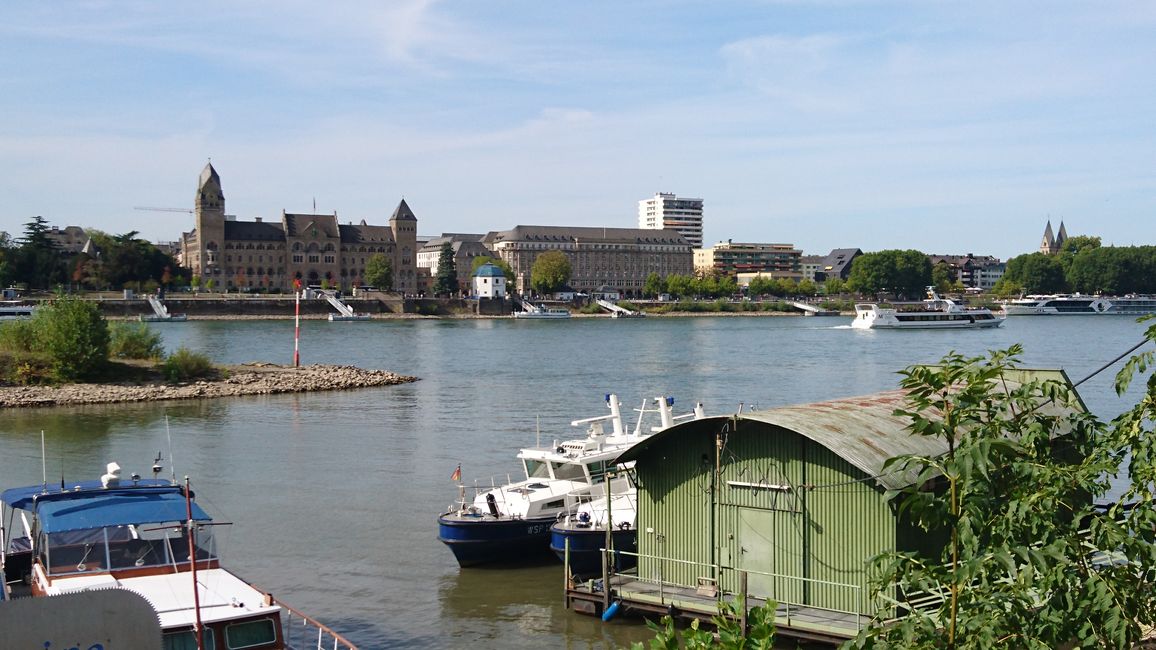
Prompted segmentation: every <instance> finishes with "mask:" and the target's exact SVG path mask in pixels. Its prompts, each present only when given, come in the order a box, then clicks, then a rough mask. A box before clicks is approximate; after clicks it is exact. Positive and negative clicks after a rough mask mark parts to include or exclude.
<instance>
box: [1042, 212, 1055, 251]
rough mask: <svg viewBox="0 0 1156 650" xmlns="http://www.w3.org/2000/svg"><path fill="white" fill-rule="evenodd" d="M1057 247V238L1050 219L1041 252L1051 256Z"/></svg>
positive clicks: (1045, 229)
mask: <svg viewBox="0 0 1156 650" xmlns="http://www.w3.org/2000/svg"><path fill="white" fill-rule="evenodd" d="M1055 246H1056V238H1055V236H1054V235H1052V220H1051V219H1048V227H1047V228H1044V239H1043V241H1041V242H1040V252H1041V253H1043V254H1044V255H1049V254H1051V252H1052V249H1053V248H1055Z"/></svg>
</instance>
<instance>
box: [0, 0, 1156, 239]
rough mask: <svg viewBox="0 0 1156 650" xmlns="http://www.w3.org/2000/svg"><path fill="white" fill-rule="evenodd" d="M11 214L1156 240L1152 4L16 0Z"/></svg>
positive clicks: (4, 14) (153, 222)
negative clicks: (672, 210)
mask: <svg viewBox="0 0 1156 650" xmlns="http://www.w3.org/2000/svg"><path fill="white" fill-rule="evenodd" d="M0 61H2V62H3V65H2V66H0V88H3V92H0V172H2V173H0V192H2V193H3V196H4V198H5V201H4V205H3V207H2V208H0V231H8V232H9V233H11V234H12V235H13V236H19V234H20V233H21V232H22V231H23V224H24V223H25V222H27V221H28V220H29V219H30V218H31V217H32V216H34V215H42V216H44V217H45V218H46V219H48V221H49V222H50V223H51V224H53V225H58V226H64V225H70V224H76V225H81V226H86V227H95V228H99V229H101V230H105V231H108V232H112V233H114V234H119V233H123V232H127V231H130V230H137V231H140V232H141V233H142V236H144V237H146V238H149V239H153V240H159V241H167V240H175V239H177V238H178V237H179V234H180V232H181V231H182V230H188V229H189V228H191V227H192V222H191V217H187V216H186V215H183V214H181V213H176V212H147V211H139V210H134V209H133V208H134V206H160V207H173V208H191V207H192V201H193V195H194V191H195V189H196V180H197V176H198V174H199V173H200V170H201V168H202V167H203V166H204V164H205V162H206V160H208V159H209V158H211V159H212V161H213V165H214V166H215V167H216V168H217V170H218V171H219V172H220V174H221V178H222V184H223V186H224V191H225V197H226V201H227V211H228V212H229V213H232V214H236V215H237V217H238V218H239V219H246V220H248V219H252V218H254V217H256V216H262V217H265V218H266V219H275V218H278V217H279V215H280V214H281V211H282V210H287V211H290V212H309V211H312V209H313V203H314V201H316V206H317V211H318V212H321V213H331V212H333V211H336V212H337V214H338V217H339V218H340V219H341V221H342V222H348V221H352V222H359V221H361V220H362V219H365V220H366V221H368V222H370V223H385V222H386V220H387V219H388V216H389V214H390V213H391V212H392V211H393V209H394V207H396V205H397V203H398V201H399V200H400V199H401V198H402V197H404V198H405V199H406V201H407V202H408V203H409V204H410V206H411V207H412V208H413V210H414V211H415V213H416V214H417V216H418V219H419V232H420V233H421V234H423V235H437V234H439V233H441V232H485V231H488V230H504V229H507V228H512V227H514V226H515V225H519V224H538V225H578V226H619V227H633V226H634V225H635V224H636V218H637V217H636V214H637V213H636V211H637V202H638V201H639V200H640V199H644V198H647V197H649V196H651V195H653V194H654V193H655V192H658V191H668V192H675V193H677V194H680V195H684V196H693V197H701V198H703V199H705V201H706V221H705V238H706V240H707V242H708V243H709V242H714V241H719V240H725V239H733V240H735V241H754V242H777V243H783V242H785V243H793V244H795V245H796V246H797V247H799V248H802V249H803V250H804V251H805V252H806V253H826V252H827V251H828V250H830V249H831V248H837V247H860V248H863V249H864V250H868V251H872V250H881V249H885V248H915V249H919V250H922V251H924V252H927V253H975V254H977V255H978V254H990V255H996V256H998V257H1001V258H1004V259H1006V258H1008V257H1011V256H1014V255H1017V254H1020V253H1023V252H1029V251H1032V250H1035V248H1036V247H1037V246H1038V245H1039V241H1040V237H1041V235H1042V233H1043V228H1044V225H1045V223H1046V221H1047V220H1048V219H1049V218H1050V219H1051V220H1052V222H1053V227H1057V226H1058V223H1059V221H1060V220H1061V219H1062V220H1064V221H1065V223H1066V225H1067V229H1068V233H1069V234H1070V235H1080V234H1087V235H1097V236H1100V237H1102V238H1103V240H1104V243H1105V244H1116V245H1141V244H1156V218H1153V217H1154V213H1156V3H1152V2H1095V3H1088V2H1080V3H1069V2H1062V1H1058V2H1030V3H1029V2H1017V3H1011V2H983V1H976V2H967V3H946V2H936V1H933V0H920V1H917V2H867V1H862V2H860V1H854V0H846V1H837V0H830V1H817V2H803V1H788V0H783V1H762V2H758V1H750V2H737V1H736V2H730V1H725V0H720V1H718V2H694V3H692V2H634V3H624V2H595V1H591V2H542V1H541V0H536V1H513V0H492V1H488V2H487V1H478V0H473V1H469V2H466V1H461V2H448V1H447V2H437V1H434V0H424V1H404V2H402V1H398V2H385V1H369V2H332V3H326V2H316V1H310V2H305V1H297V0H276V1H257V2H215V1H202V2H196V3H169V2H154V1H152V0H148V1H143V0H142V1H139V2H131V1H126V2H111V1H109V2H102V1H98V0H90V1H87V2H85V1H78V2H10V3H6V5H5V7H4V9H3V10H0Z"/></svg>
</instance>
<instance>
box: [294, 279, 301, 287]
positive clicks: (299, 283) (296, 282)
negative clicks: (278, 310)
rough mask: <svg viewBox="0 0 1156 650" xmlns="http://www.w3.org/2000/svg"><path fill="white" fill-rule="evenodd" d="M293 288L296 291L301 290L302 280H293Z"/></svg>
mask: <svg viewBox="0 0 1156 650" xmlns="http://www.w3.org/2000/svg"><path fill="white" fill-rule="evenodd" d="M293 288H294V289H300V288H301V278H293Z"/></svg>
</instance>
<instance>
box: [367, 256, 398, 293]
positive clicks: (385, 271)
mask: <svg viewBox="0 0 1156 650" xmlns="http://www.w3.org/2000/svg"><path fill="white" fill-rule="evenodd" d="M365 282H366V284H368V285H369V286H371V287H377V288H378V289H381V290H382V291H391V290H392V289H393V264H392V263H391V262H390V261H389V258H388V257H386V256H385V255H383V254H382V253H377V254H376V255H373V256H371V257H370V258H369V259H368V260H366V262H365Z"/></svg>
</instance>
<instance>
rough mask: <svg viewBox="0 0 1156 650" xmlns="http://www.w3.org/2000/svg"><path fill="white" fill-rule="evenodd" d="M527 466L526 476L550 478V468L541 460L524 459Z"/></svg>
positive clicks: (523, 461)
mask: <svg viewBox="0 0 1156 650" xmlns="http://www.w3.org/2000/svg"><path fill="white" fill-rule="evenodd" d="M522 463H524V464H525V466H526V478H550V468H549V467H548V466H547V465H546V463H543V462H542V461H540V460H529V459H523V460H522Z"/></svg>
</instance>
